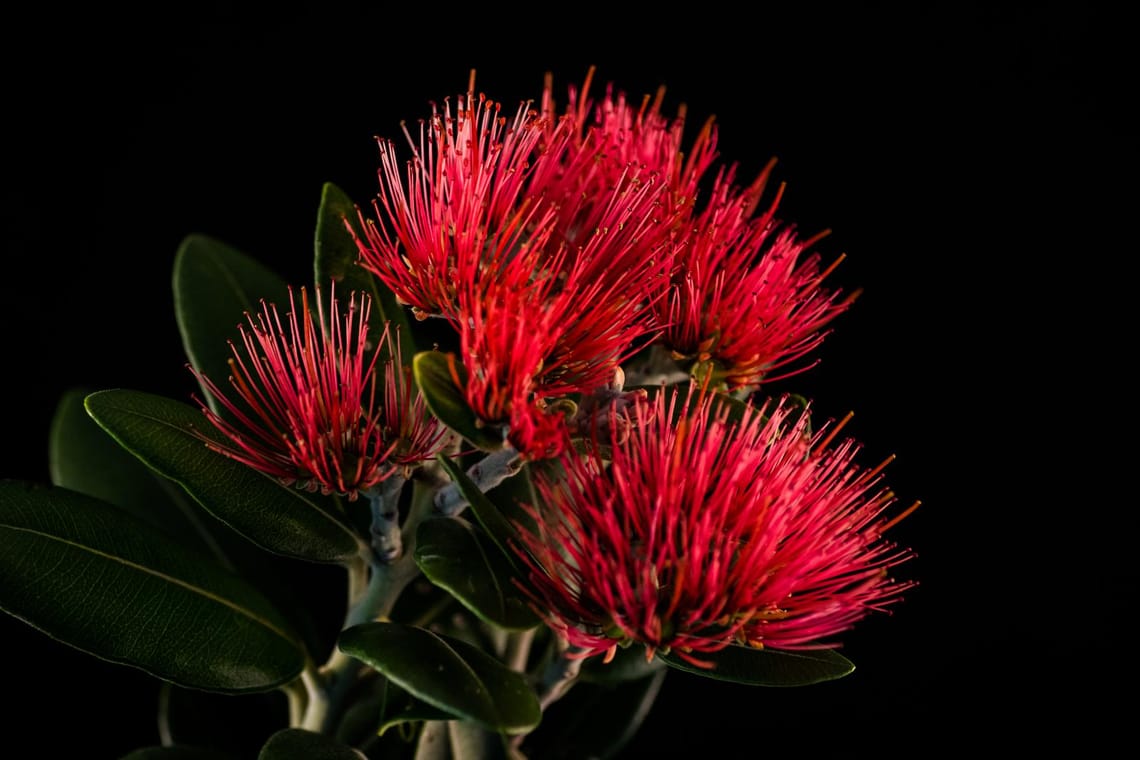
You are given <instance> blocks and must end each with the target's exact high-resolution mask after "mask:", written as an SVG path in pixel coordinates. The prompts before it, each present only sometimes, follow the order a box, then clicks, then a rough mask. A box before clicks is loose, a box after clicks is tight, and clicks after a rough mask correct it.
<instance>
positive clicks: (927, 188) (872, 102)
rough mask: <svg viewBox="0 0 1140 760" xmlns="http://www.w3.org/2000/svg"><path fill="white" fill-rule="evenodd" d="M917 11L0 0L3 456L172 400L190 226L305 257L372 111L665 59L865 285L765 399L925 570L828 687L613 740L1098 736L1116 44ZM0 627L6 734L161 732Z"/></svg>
mask: <svg viewBox="0 0 1140 760" xmlns="http://www.w3.org/2000/svg"><path fill="white" fill-rule="evenodd" d="M922 5H923V8H922V9H914V8H911V7H909V5H908V6H902V5H896V6H890V5H885V4H870V5H867V4H845V5H844V7H843V8H842V9H840V10H837V9H824V8H813V9H811V10H806V9H805V10H803V11H795V12H793V11H790V10H787V9H784V8H782V7H780V6H765V5H761V6H758V7H756V8H750V9H749V10H748V11H746V12H745V11H738V10H731V9H730V7H729V6H726V7H724V8H721V7H719V6H718V4H715V3H712V4H710V3H703V4H700V5H699V6H694V7H692V8H687V7H686V8H683V9H680V8H679V9H678V10H677V11H676V12H675V13H674V14H670V13H668V12H666V11H652V12H647V13H637V14H634V13H629V14H622V13H620V12H618V11H617V10H615V9H614V8H610V7H607V6H596V7H593V6H591V7H586V6H575V7H566V8H561V7H556V6H541V7H539V6H529V7H528V8H526V9H525V10H508V9H505V8H503V9H499V10H491V9H490V8H483V9H480V10H478V12H477V13H476V9H475V8H474V7H472V8H469V9H468V13H470V14H471V15H470V16H469V15H466V14H465V13H460V12H455V13H453V12H451V11H447V10H445V9H443V8H439V7H436V6H435V5H428V4H421V5H419V6H416V7H405V8H403V9H402V10H401V11H400V12H399V13H395V12H393V11H391V10H385V11H383V12H380V11H376V10H367V9H365V8H364V7H362V6H353V5H336V4H322V5H321V6H320V8H319V9H310V10H305V9H301V10H296V11H284V10H281V9H280V8H279V7H276V6H265V7H262V8H258V9H252V8H251V9H248V10H244V11H234V10H230V9H226V8H225V7H224V5H223V4H213V5H210V4H207V5H202V6H198V5H195V6H190V7H185V8H183V9H181V10H179V9H178V8H177V7H176V6H175V7H174V8H165V9H164V10H163V11H162V14H161V15H149V14H145V13H142V14H116V13H109V12H107V11H105V10H99V11H98V12H95V11H89V12H85V13H84V14H81V15H75V14H73V13H69V14H63V13H60V14H59V16H58V17H47V16H44V17H39V18H27V19H26V20H23V21H21V20H11V21H10V22H8V23H7V24H6V30H5V33H4V35H5V37H6V38H7V39H6V40H5V45H4V46H3V47H4V53H3V56H4V66H3V74H2V75H0V76H3V80H4V93H3V98H4V110H5V112H6V115H5V116H4V117H3V119H4V124H5V131H6V133H7V134H6V136H5V138H4V141H3V146H4V164H3V167H2V168H3V181H4V184H5V186H6V187H5V198H6V200H5V203H4V206H3V214H4V225H3V240H4V247H5V254H4V256H3V260H2V261H3V270H2V272H0V282H2V283H3V295H2V298H0V309H2V310H3V311H2V313H0V326H2V328H0V329H2V330H3V337H4V353H3V357H4V358H3V362H4V364H3V373H2V376H3V383H4V386H3V388H4V395H3V403H4V406H5V409H6V413H5V421H4V438H3V440H4V442H3V447H4V457H3V460H2V467H3V470H2V471H0V476H4V477H14V478H24V479H30V480H46V479H47V477H48V474H47V454H46V446H47V432H48V423H49V420H50V418H51V414H52V412H53V410H54V405H55V403H56V401H57V399H58V397H59V395H60V394H61V393H62V392H63V391H64V390H66V389H67V388H69V387H72V386H73V385H84V386H87V387H92V388H110V387H130V388H136V389H139V390H148V391H152V392H157V393H163V394H165V395H169V396H172V397H177V398H186V397H187V394H188V393H189V392H190V391H191V390H192V378H191V377H189V375H188V373H187V372H186V371H185V369H184V367H183V362H184V359H183V356H182V353H181V347H180V341H179V338H178V333H177V329H176V326H175V322H174V317H173V312H172V301H171V293H170V272H171V265H172V262H173V255H174V252H175V250H176V248H177V246H178V244H179V242H180V241H181V240H182V238H183V237H184V236H186V235H187V234H190V233H195V232H202V233H206V234H209V235H212V236H214V237H217V238H220V239H222V240H224V241H226V242H229V243H230V244H231V245H234V246H235V247H237V248H239V249H241V250H244V251H246V252H247V253H249V254H251V255H253V256H255V257H256V258H258V259H259V260H260V261H262V262H264V263H266V264H268V265H269V266H271V267H273V268H275V269H277V271H279V272H280V273H281V274H282V275H284V276H286V278H287V279H290V280H291V281H293V282H296V283H307V282H309V280H310V278H311V256H312V235H313V225H314V222H315V213H316V208H317V203H318V201H319V195H320V189H321V186H322V183H324V182H326V181H332V182H335V183H336V184H338V185H339V186H340V187H342V188H343V189H345V190H346V191H347V192H348V193H349V195H350V196H352V197H353V198H356V199H368V198H370V197H372V195H373V194H374V192H375V170H376V166H377V159H376V157H377V153H376V149H375V143H374V141H373V135H376V134H382V135H386V136H397V134H398V128H399V122H400V120H401V119H408V120H409V121H414V120H415V119H417V118H419V117H421V116H424V115H426V114H427V113H428V110H427V108H428V101H429V100H438V99H441V98H443V97H445V96H448V95H454V94H456V93H458V92H460V91H462V90H463V89H464V88H465V86H466V82H467V77H468V71H469V69H471V68H475V69H476V70H477V72H478V74H477V85H478V89H480V90H483V91H485V92H486V93H487V94H488V95H489V96H491V97H493V98H494V99H497V100H500V101H503V102H504V103H505V104H508V105H512V106H513V105H514V104H515V103H517V102H518V101H520V100H522V99H525V98H531V97H537V96H538V95H539V94H540V92H541V86H542V77H543V74H544V73H545V72H546V71H552V72H554V74H555V77H556V82H557V83H558V87H559V88H560V89H559V90H558V92H564V88H565V86H566V85H568V84H570V83H572V82H580V81H581V79H582V77H583V76H584V74H585V72H586V70H587V67H588V66H590V65H596V66H597V67H598V80H599V81H601V82H606V81H613V82H615V84H616V85H617V86H618V87H620V88H621V89H624V90H625V91H626V92H628V93H629V94H630V95H631V96H640V95H641V94H643V93H650V92H653V91H654V90H655V89H656V87H657V86H658V85H659V84H664V85H665V86H666V87H667V95H666V109H667V110H672V109H675V108H676V107H677V106H678V105H679V104H681V103H682V102H683V103H685V104H687V107H688V109H689V114H690V116H691V118H690V122H689V124H690V126H689V131H688V134H689V136H690V137H691V135H692V134H693V132H694V130H695V129H696V127H697V125H699V123H700V122H701V121H703V119H704V118H705V117H707V116H709V115H713V114H715V116H716V118H717V121H718V122H719V124H720V127H721V143H720V144H721V153H722V156H723V157H724V158H725V159H726V160H728V161H733V160H735V161H739V163H740V164H741V170H742V172H743V176H750V175H751V173H752V172H755V171H757V170H759V169H760V168H761V167H762V166H763V164H764V163H765V162H766V161H767V160H768V159H769V158H770V157H773V156H775V157H777V158H778V160H779V163H778V164H777V167H776V171H775V176H776V179H777V180H779V181H784V182H786V183H787V190H786V194H785V196H784V198H785V200H784V202H783V204H782V217H783V218H784V219H786V220H788V221H792V222H795V223H796V224H798V225H799V226H800V228H801V229H803V230H804V231H805V232H808V233H810V232H814V231H818V230H820V229H823V228H830V229H831V230H832V231H833V232H832V234H831V235H830V236H829V237H827V238H826V239H825V240H824V241H823V242H822V243H821V244H820V245H819V249H820V251H821V252H822V253H823V254H824V256H825V258H826V259H830V258H832V257H834V256H837V255H839V254H840V253H846V254H847V259H846V260H845V261H844V263H843V264H842V265H841V266H840V268H839V269H838V270H837V271H836V272H835V274H834V275H833V276H832V282H833V284H835V285H838V286H841V287H842V288H843V289H845V290H854V289H856V288H863V289H864V291H865V292H864V294H863V295H862V297H861V298H860V299H859V300H858V301H857V302H856V303H855V305H854V306H853V308H852V309H851V311H850V312H849V313H847V314H846V315H844V316H842V317H841V318H840V319H839V320H838V321H837V322H836V323H835V325H834V328H835V329H834V333H833V334H832V335H831V336H830V337H829V338H828V339H827V341H826V343H825V344H824V346H823V348H822V350H821V351H820V352H819V354H818V355H819V357H820V359H821V364H820V365H819V366H818V367H816V368H815V369H813V370H811V371H810V372H809V373H807V374H805V375H803V376H800V377H798V378H793V379H791V380H788V381H786V382H784V383H782V384H781V386H780V387H781V388H784V389H787V390H792V391H798V392H803V393H806V394H807V395H809V396H811V397H812V398H814V399H815V402H816V405H817V407H816V408H817V411H818V412H819V413H823V414H827V415H830V416H842V415H843V414H845V413H846V412H847V411H853V412H854V413H855V416H854V418H853V420H852V422H851V423H850V425H849V426H848V428H847V432H849V433H850V434H852V435H854V436H855V437H857V438H858V439H860V440H861V441H863V442H864V453H863V455H862V458H863V461H864V462H865V463H866V464H874V463H877V462H878V461H880V460H881V459H883V458H884V457H885V456H886V455H888V454H891V453H894V454H896V455H897V457H898V458H897V460H896V461H895V462H894V463H893V464H892V465H891V466H890V468H889V469H888V482H889V483H890V484H891V485H892V487H893V488H894V490H895V491H896V493H897V494H898V496H899V499H900V501H901V502H904V503H909V502H912V501H914V500H916V499H920V500H922V502H923V506H922V507H921V508H920V509H919V510H918V511H917V512H916V513H915V514H914V515H913V516H912V517H911V518H909V519H908V520H906V521H904V522H903V523H902V524H901V525H900V526H898V528H896V530H895V536H896V538H897V539H898V540H900V541H902V542H904V543H906V544H909V545H911V546H914V547H915V548H916V549H917V551H918V555H919V556H918V559H917V560H916V561H915V562H913V563H911V564H910V565H909V566H907V567H906V568H905V572H906V574H907V575H908V576H909V577H914V578H916V579H917V580H918V581H919V582H920V586H919V587H918V588H917V589H916V590H915V591H914V592H913V593H911V594H910V595H909V596H908V598H907V600H906V601H904V602H903V603H902V604H900V605H899V606H897V607H896V608H895V612H894V614H893V615H891V616H889V617H888V616H880V617H876V618H873V619H870V620H868V621H866V622H865V623H864V624H863V625H861V626H859V627H858V628H857V629H856V630H855V631H854V632H853V633H852V635H851V636H850V637H849V638H848V641H847V649H846V653H847V655H848V656H849V657H850V658H851V659H852V660H854V661H855V663H856V665H857V666H858V669H857V670H856V672H855V673H854V674H853V675H852V676H850V677H849V678H845V679H842V680H841V681H838V682H834V683H829V684H823V685H820V686H815V687H810V688H806V689H795V690H764V689H755V688H747V687H740V686H734V685H729V684H724V683H718V682H714V681H707V680H702V679H699V678H696V677H689V676H687V675H685V674H680V673H674V674H671V675H670V677H669V679H667V680H666V683H665V687H664V690H663V693H662V695H661V697H660V699H659V700H658V703H657V705H656V707H655V708H654V711H653V712H652V713H651V714H650V716H649V718H648V720H647V721H646V723H645V725H644V727H643V729H642V731H641V732H640V734H639V735H638V736H637V737H636V739H635V740H634V741H633V743H632V744H631V745H630V747H629V749H628V751H627V753H626V756H629V757H638V756H641V755H643V754H646V755H648V754H651V753H654V752H662V751H669V750H672V751H675V753H677V754H686V755H690V756H692V753H696V755H695V756H697V757H703V756H710V755H712V756H716V755H717V754H722V753H723V754H728V753H729V752H734V751H736V749H737V748H738V747H739V748H741V750H740V751H741V753H742V754H743V755H744V756H753V755H756V756H759V755H763V754H767V753H768V752H786V751H789V750H803V751H807V752H810V753H811V754H812V756H840V755H842V756H893V755H898V756H903V755H906V756H925V755H927V754H929V753H932V752H934V751H941V750H945V749H977V748H981V747H994V748H997V749H1002V748H1019V749H1022V750H1025V749H1030V748H1043V747H1049V746H1057V743H1058V742H1061V741H1063V740H1071V741H1076V742H1079V744H1080V746H1081V747H1083V749H1084V750H1086V751H1089V752H1091V753H1092V754H1095V750H1096V748H1097V747H1100V746H1111V745H1112V744H1113V743H1114V742H1115V741H1116V740H1117V739H1116V737H1118V736H1120V735H1121V734H1122V733H1123V730H1122V729H1123V726H1124V725H1125V724H1126V721H1128V720H1130V719H1131V716H1130V715H1129V711H1128V710H1127V709H1126V707H1127V705H1128V703H1129V698H1128V697H1127V696H1126V695H1128V694H1130V693H1131V692H1130V688H1131V684H1130V680H1131V678H1132V677H1133V676H1134V675H1135V667H1134V665H1132V664H1131V662H1130V660H1131V658H1133V657H1134V655H1132V654H1130V649H1131V637H1128V638H1126V637H1125V635H1124V634H1125V627H1124V616H1125V614H1126V612H1128V611H1129V608H1130V607H1132V606H1133V603H1134V601H1135V597H1136V593H1135V582H1136V578H1137V575H1136V570H1135V566H1134V564H1133V563H1132V562H1130V560H1129V557H1131V556H1133V554H1132V549H1131V544H1132V541H1133V536H1134V528H1135V517H1134V512H1135V509H1136V499H1135V496H1134V495H1131V496H1124V495H1122V494H1121V493H1119V492H1118V491H1117V490H1116V489H1115V488H1114V487H1113V486H1112V485H1111V483H1112V482H1114V480H1115V478H1116V477H1117V473H1125V472H1130V470H1128V469H1127V468H1128V467H1130V466H1132V462H1133V461H1134V457H1133V456H1132V455H1131V454H1130V452H1131V451H1132V443H1131V441H1130V435H1131V431H1132V429H1133V423H1132V412H1131V404H1130V401H1131V397H1130V390H1131V388H1130V385H1131V384H1129V383H1128V378H1129V377H1130V375H1129V373H1128V371H1127V370H1125V369H1124V361H1125V359H1127V358H1129V356H1130V354H1131V353H1132V350H1133V348H1134V346H1135V340H1134V338H1133V337H1132V334H1131V333H1132V330H1131V329H1130V328H1131V327H1132V324H1133V320H1132V317H1131V315H1130V312H1129V307H1130V306H1131V305H1132V303H1131V298H1130V296H1129V294H1128V292H1127V279H1126V276H1127V275H1126V273H1127V271H1128V269H1127V268H1128V265H1129V264H1130V261H1131V259H1133V258H1134V256H1135V250H1136V248H1135V240H1134V237H1133V235H1132V233H1133V229H1134V226H1135V208H1136V205H1135V195H1136V193H1135V185H1136V183H1135V174H1134V170H1135V158H1136V137H1137V134H1138V133H1137V129H1136V123H1135V121H1134V120H1132V118H1131V117H1130V116H1129V115H1128V114H1129V109H1128V105H1129V101H1130V100H1133V99H1134V96H1135V84H1134V81H1133V80H1132V78H1131V76H1130V75H1129V74H1128V73H1127V72H1128V71H1129V70H1130V67H1134V66H1135V64H1136V61H1135V60H1134V58H1135V56H1134V54H1133V52H1132V49H1131V48H1130V47H1129V46H1128V42H1129V40H1128V39H1127V37H1128V35H1127V32H1126V31H1125V30H1126V29H1127V25H1126V24H1125V23H1124V21H1123V19H1122V18H1120V17H1117V16H1115V15H1114V14H1105V13H1104V12H1103V11H1101V10H1096V9H1092V8H1089V7H1088V6H1086V5H1077V4H1057V3H1045V4H1037V5H1034V6H1033V7H1028V6H1014V7H1012V8H1010V7H1007V8H1005V9H1002V10H992V9H983V8H981V7H974V6H970V5H963V4H952V5H951V4H947V5H941V4H934V5H927V4H922ZM0 550H2V547H0ZM0 637H2V639H0V640H2V642H3V647H4V652H5V654H4V658H5V659H10V660H12V661H14V662H15V663H17V665H18V666H19V667H17V668H15V669H14V670H13V669H9V668H5V669H4V673H5V685H4V689H5V692H6V697H7V703H6V704H7V706H6V707H5V709H4V711H3V713H2V714H3V718H0V721H2V725H0V729H2V732H3V734H4V741H5V743H6V744H7V746H8V747H13V746H19V745H20V744H21V743H27V744H28V745H31V746H41V747H45V748H47V747H52V748H54V749H52V750H51V751H50V752H49V751H46V750H45V752H44V754H45V755H51V756H57V755H58V756H63V755H70V756H73V757H85V758H86V757H91V758H115V757H118V756H119V755H120V754H122V753H124V752H125V751H127V750H129V749H131V748H133V747H135V746H138V745H141V744H150V743H155V742H156V741H157V733H156V729H155V725H154V717H153V716H154V700H155V696H156V694H157V691H158V687H157V684H156V682H154V681H153V680H152V679H151V678H150V677H148V676H146V675H144V674H141V673H138V672H136V671H133V670H130V669H128V668H124V667H120V666H116V665H111V664H107V663H103V662H101V661H98V660H94V659H92V658H90V657H88V656H87V655H84V654H82V653H79V652H76V651H74V650H71V649H69V648H68V647H66V646H64V645H62V644H58V643H56V642H54V641H52V640H50V639H47V638H46V637H44V636H43V635H42V634H39V633H38V632H36V631H34V630H32V629H30V628H28V627H27V626H25V625H24V624H23V623H20V622H19V621H17V620H15V619H13V618H8V617H4V618H2V619H0ZM1118 687H1119V688H1120V689H1123V695H1125V696H1116V689H1117V688H1118ZM0 754H7V753H6V752H5V753H0ZM15 756H25V754H24V753H19V752H17V753H16V755H15ZM27 756H38V753H37V752H36V751H32V750H29V752H28V753H27Z"/></svg>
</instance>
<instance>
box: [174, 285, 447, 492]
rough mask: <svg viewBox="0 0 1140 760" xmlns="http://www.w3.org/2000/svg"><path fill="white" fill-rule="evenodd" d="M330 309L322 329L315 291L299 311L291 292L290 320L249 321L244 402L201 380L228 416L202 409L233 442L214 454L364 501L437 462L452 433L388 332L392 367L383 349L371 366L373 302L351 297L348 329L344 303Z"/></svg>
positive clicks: (237, 367)
mask: <svg viewBox="0 0 1140 760" xmlns="http://www.w3.org/2000/svg"><path fill="white" fill-rule="evenodd" d="M330 302H331V307H330V310H329V315H328V319H327V320H326V319H325V313H324V308H323V303H322V300H321V294H320V291H318V292H317V321H316V322H315V321H314V318H313V314H312V313H311V311H310V309H309V298H308V294H307V293H306V291H305V289H304V288H302V289H301V308H300V310H299V311H298V309H297V308H296V304H295V303H294V299H293V292H292V289H290V292H289V312H288V313H287V314H286V315H285V318H284V320H283V319H282V318H281V316H280V315H279V314H278V313H277V308H276V306H272V305H267V304H265V303H264V302H263V303H262V311H261V313H260V314H258V315H257V317H256V318H254V317H253V316H252V315H248V314H247V315H246V316H247V322H248V325H242V326H241V328H240V329H241V335H242V347H241V348H239V347H238V346H236V345H233V344H231V348H232V350H233V355H234V357H233V359H231V360H230V366H231V368H232V371H233V374H232V376H231V377H230V383H231V385H232V386H233V390H234V391H235V392H236V400H235V399H231V398H229V397H228V396H227V395H226V394H225V393H224V392H223V391H222V389H221V388H220V387H219V386H218V385H217V384H215V383H214V382H212V381H211V380H210V379H209V378H207V377H205V376H204V375H203V374H201V373H200V372H198V371H197V370H195V369H194V368H191V371H192V372H194V374H195V375H196V376H197V377H198V378H199V379H200V380H201V381H202V383H203V384H204V385H205V387H206V388H207V389H208V390H209V392H210V394H211V395H212V396H214V397H215V398H216V399H217V400H218V402H219V403H220V404H221V405H222V407H223V408H224V409H225V411H226V412H228V415H226V416H221V415H218V414H215V413H214V412H213V411H211V409H210V408H209V407H207V406H206V405H205V404H202V410H203V412H205V414H206V416H207V418H208V419H209V420H210V422H212V423H213V425H214V427H216V428H217V429H218V430H219V431H221V432H222V433H223V434H224V435H225V437H226V438H227V439H228V440H227V441H226V442H223V443H220V442H217V441H216V440H214V439H213V438H209V437H207V436H205V435H203V439H204V440H206V442H207V445H209V446H210V447H211V448H212V449H214V450H216V451H219V452H221V453H223V454H225V455H227V456H229V457H232V458H233V459H236V460H238V461H240V462H244V463H245V464H247V465H249V466H251V467H253V468H254V469H257V470H259V471H261V472H264V473H266V474H268V475H272V476H274V477H277V478H279V479H281V481H283V482H284V483H287V484H294V483H296V484H297V485H298V486H300V487H304V488H307V489H309V490H317V489H320V490H321V491H322V492H323V493H331V492H336V493H340V494H347V496H348V497H349V499H355V498H356V497H357V496H358V495H359V493H360V492H361V491H366V490H368V489H369V488H371V487H373V486H375V485H376V484H378V483H380V482H381V481H383V480H385V479H386V478H388V477H390V476H391V475H393V474H394V473H396V472H397V471H398V470H399V468H401V467H410V466H414V465H415V464H416V463H418V462H421V461H423V460H425V459H429V458H431V457H433V456H435V454H436V452H438V451H439V450H440V448H441V447H442V444H443V439H444V434H445V432H446V431H445V429H444V428H443V427H442V426H441V425H440V424H439V423H438V422H437V421H436V420H435V418H434V417H432V416H430V415H429V414H428V411H427V407H426V405H425V404H424V402H423V399H422V398H421V397H419V395H418V394H417V393H416V391H415V388H414V387H413V386H412V384H411V377H410V373H409V371H408V370H407V368H405V367H404V366H403V363H402V360H401V356H400V351H399V348H398V346H397V345H396V343H395V342H394V341H393V340H392V336H391V334H390V333H389V332H388V329H387V328H385V331H384V334H383V335H381V337H380V341H379V344H380V346H383V347H385V349H386V351H387V354H388V356H389V358H388V359H387V360H385V361H383V362H380V361H378V359H379V356H380V353H381V349H380V348H379V347H377V349H376V350H375V351H372V352H371V358H368V354H369V351H368V348H369V340H368V336H367V325H368V317H369V313H370V311H371V300H370V299H369V298H368V297H367V296H366V295H363V294H360V295H359V296H358V297H357V296H353V297H350V300H349V309H348V313H347V314H346V315H345V316H344V320H343V323H342V322H341V319H340V315H339V313H338V311H339V310H338V306H337V301H336V299H335V298H330ZM317 322H319V325H320V326H319V327H318V325H317ZM326 325H327V327H326ZM242 349H244V351H243V350H242ZM381 377H382V379H380V378H381ZM378 382H379V383H381V384H382V385H381V388H380V389H378V388H377V383H378ZM378 391H379V392H378Z"/></svg>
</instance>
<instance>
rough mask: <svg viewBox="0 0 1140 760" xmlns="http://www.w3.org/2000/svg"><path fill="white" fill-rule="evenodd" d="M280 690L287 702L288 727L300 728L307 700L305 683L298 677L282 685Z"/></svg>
mask: <svg viewBox="0 0 1140 760" xmlns="http://www.w3.org/2000/svg"><path fill="white" fill-rule="evenodd" d="M281 691H282V692H284V694H285V699H286V700H288V702H289V727H290V728H300V727H301V724H302V723H303V722H304V717H305V706H306V705H307V704H308V701H309V697H308V694H307V693H306V685H305V684H304V682H303V681H302V680H301V679H298V680H295V681H290V682H289V683H287V684H285V685H284V686H282V687H281Z"/></svg>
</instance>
